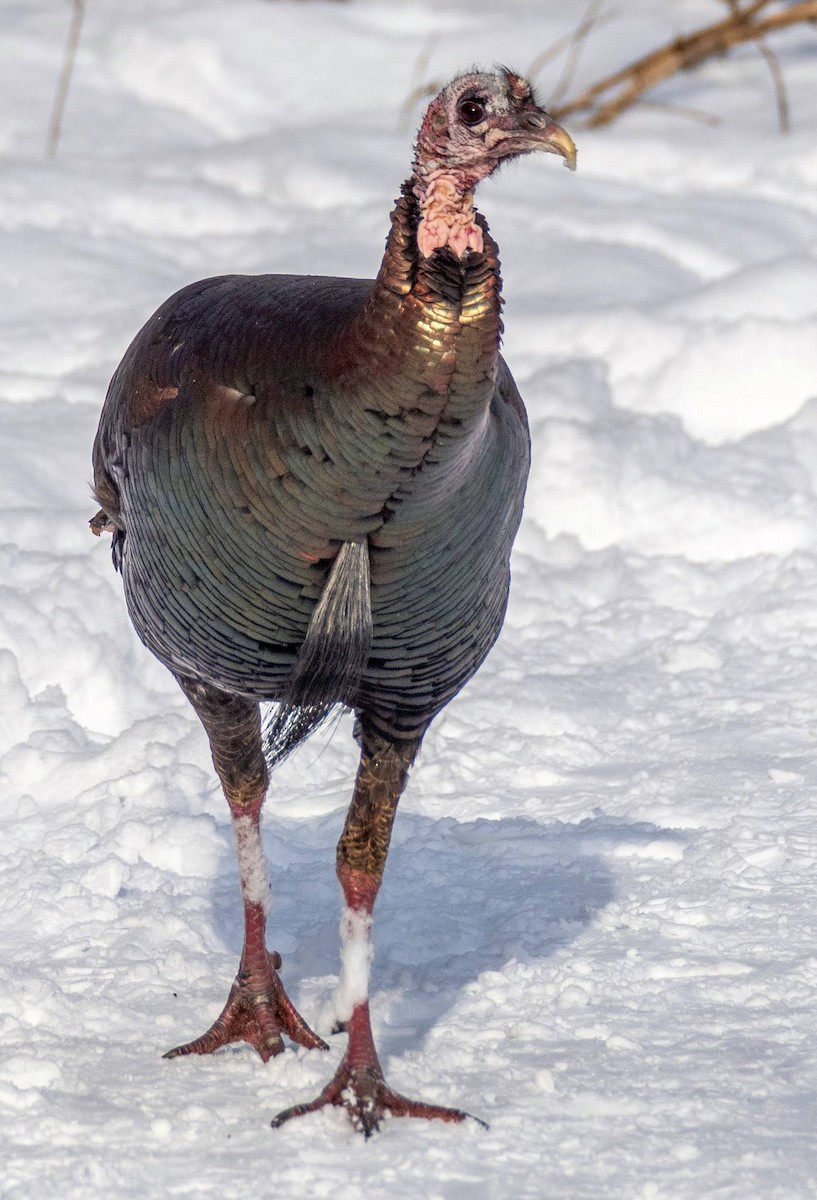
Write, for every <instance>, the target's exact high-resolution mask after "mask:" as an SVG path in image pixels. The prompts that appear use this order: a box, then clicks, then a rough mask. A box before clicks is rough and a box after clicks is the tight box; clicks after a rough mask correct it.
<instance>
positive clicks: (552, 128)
mask: <svg viewBox="0 0 817 1200" xmlns="http://www.w3.org/2000/svg"><path fill="white" fill-rule="evenodd" d="M525 124H526V129H525V130H524V132H523V133H522V134H521V135H520V138H519V140H520V141H521V142H522V143H523V144H524V148H525V150H526V151H530V150H544V151H545V152H546V153H548V154H561V156H562V158H563V159H564V160H565V166H566V167H568V168H569V169H570V170H571V171H575V170H576V147H575V146H574V144H573V138H572V137H571V136H570V134H569V133H566V132H565V130H564V129H562V127H561V125H557V124H556V122H555V121H551V119H550V117H549V116H548V115H547V113H546V112H537V113H530V114H528V116H527V118H526V121H525Z"/></svg>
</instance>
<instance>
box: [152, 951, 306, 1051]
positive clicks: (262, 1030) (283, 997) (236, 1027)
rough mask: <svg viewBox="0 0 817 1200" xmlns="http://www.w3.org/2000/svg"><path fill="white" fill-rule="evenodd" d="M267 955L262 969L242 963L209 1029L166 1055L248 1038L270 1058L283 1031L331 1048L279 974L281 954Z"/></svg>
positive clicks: (297, 1039) (281, 1046)
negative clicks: (297, 1004) (308, 1021)
mask: <svg viewBox="0 0 817 1200" xmlns="http://www.w3.org/2000/svg"><path fill="white" fill-rule="evenodd" d="M265 955H266V959H265V963H264V966H263V967H262V968H261V969H260V970H257V971H254V970H246V969H245V968H244V967H243V965H242V967H241V968H240V969H239V972H238V974H237V975H236V977H235V982H234V983H233V986H232V987H231V988H230V994H229V996H228V997H227V1003H226V1004H225V1005H224V1008H223V1009H222V1011H221V1013H220V1015H219V1016H218V1017H217V1018H216V1020H215V1021H214V1022H213V1024H212V1025H211V1026H210V1028H209V1029H208V1030H207V1032H206V1033H204V1034H202V1036H201V1037H199V1038H196V1039H195V1041H192V1042H186V1043H185V1044H184V1045H183V1046H176V1047H175V1048H174V1049H173V1050H168V1052H167V1054H165V1055H164V1056H163V1057H164V1058H180V1057H181V1056H182V1055H185V1054H212V1053H213V1051H214V1050H219V1049H220V1048H221V1047H222V1046H226V1045H228V1044H229V1043H230V1042H249V1044H250V1045H251V1046H254V1047H255V1049H256V1050H257V1051H258V1053H259V1054H260V1055H261V1058H262V1059H263V1061H264V1062H269V1060H270V1059H271V1058H273V1057H274V1056H275V1055H276V1054H280V1053H281V1052H282V1050H283V1049H284V1042H283V1039H282V1037H281V1034H282V1033H285V1034H286V1035H287V1037H288V1038H290V1039H291V1040H292V1041H293V1042H296V1043H297V1044H298V1045H299V1046H306V1047H307V1049H309V1050H327V1049H328V1046H327V1045H326V1042H325V1041H324V1040H323V1039H322V1038H319V1037H318V1035H317V1034H316V1033H313V1032H312V1030H311V1029H310V1028H309V1026H308V1025H307V1023H306V1021H304V1019H303V1017H302V1016H301V1015H300V1013H299V1012H298V1011H297V1010H296V1009H295V1007H294V1005H293V1004H292V1001H291V1000H290V999H289V996H287V994H286V992H285V991H284V985H283V984H282V983H281V980H280V978H279V975H278V968H279V967H280V965H281V956H280V954H278V953H276V952H275V951H273V952H272V953H269V951H265ZM264 968H265V969H264Z"/></svg>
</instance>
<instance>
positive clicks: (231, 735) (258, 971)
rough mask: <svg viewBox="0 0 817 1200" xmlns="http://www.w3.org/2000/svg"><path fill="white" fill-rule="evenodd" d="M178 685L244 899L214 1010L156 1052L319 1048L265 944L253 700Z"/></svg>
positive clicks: (257, 725)
mask: <svg viewBox="0 0 817 1200" xmlns="http://www.w3.org/2000/svg"><path fill="white" fill-rule="evenodd" d="M179 683H180V684H181V687H182V690H183V692H184V693H185V695H186V696H187V698H188V699H189V701H190V703H191V704H192V705H193V707H194V708H195V710H196V712H197V713H198V716H199V719H200V720H201V723H202V724H203V725H204V728H205V730H206V732H207V736H208V738H209V739H210V749H211V750H212V753H213V763H214V765H215V768H216V771H217V772H218V777H219V779H220V780H221V786H222V787H223V789H224V795H225V796H226V798H227V803H228V804H229V806H230V815H231V817H232V821H233V833H234V835H235V843H236V852H237V855H238V870H239V877H240V880H241V897H242V899H243V901H244V949H243V951H242V954H241V962H240V964H239V968H238V974H237V975H236V977H235V982H234V983H233V986H232V987H231V989H230V994H229V996H228V997H227V1003H226V1004H225V1006H224V1008H223V1009H222V1011H221V1013H220V1015H219V1016H218V1017H217V1018H216V1020H215V1021H214V1022H213V1024H212V1025H211V1026H210V1028H209V1029H208V1030H207V1032H206V1033H204V1034H202V1036H201V1037H199V1038H196V1039H195V1040H194V1041H192V1042H186V1043H185V1044H184V1045H183V1046H176V1047H175V1049H173V1050H169V1051H168V1052H167V1054H166V1055H165V1056H164V1057H165V1058H178V1057H180V1056H181V1055H185V1054H212V1052H213V1051H214V1050H218V1049H219V1048H220V1047H221V1046H226V1045H227V1044H228V1043H229V1042H249V1044H250V1045H251V1046H254V1047H255V1049H256V1050H257V1051H258V1053H259V1054H260V1056H261V1058H262V1059H263V1060H264V1062H267V1061H268V1060H269V1059H270V1058H272V1057H273V1056H274V1055H276V1054H280V1053H281V1051H282V1050H283V1049H284V1043H283V1040H282V1037H281V1034H282V1033H285V1034H286V1035H287V1037H289V1038H291V1039H292V1041H293V1042H297V1043H298V1044H299V1045H301V1046H307V1047H309V1048H310V1049H317V1048H320V1049H322V1050H325V1049H326V1048H327V1046H326V1043H325V1042H324V1041H323V1040H322V1039H321V1038H319V1037H318V1036H317V1034H315V1033H313V1032H312V1030H311V1029H310V1028H309V1026H308V1025H307V1024H306V1022H305V1021H304V1020H303V1018H302V1017H301V1016H300V1015H299V1014H298V1012H297V1011H296V1009H295V1008H294V1007H293V1005H292V1003H291V1001H290V999H289V997H288V996H287V994H286V992H285V991H284V988H283V984H282V983H281V980H280V978H279V976H278V968H279V967H280V965H281V956H280V955H279V954H278V953H276V952H275V951H273V952H270V951H268V950H267V947H266V938H265V933H266V923H267V910H268V907H269V885H268V883H267V870H266V863H265V861H264V848H263V843H262V841H261V830H260V824H259V822H260V816H261V806H262V805H263V803H264V796H265V794H266V789H267V781H268V774H267V767H266V763H265V762H264V755H263V751H262V746H261V718H260V711H259V707H258V704H256V703H255V702H254V701H251V700H247V699H244V698H243V697H240V696H231V695H229V694H228V693H226V692H222V691H220V690H219V689H217V688H214V687H212V686H211V685H209V684H204V683H200V682H199V681H197V680H193V679H184V678H180V679H179Z"/></svg>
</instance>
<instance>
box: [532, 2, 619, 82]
mask: <svg viewBox="0 0 817 1200" xmlns="http://www.w3.org/2000/svg"><path fill="white" fill-rule="evenodd" d="M617 15H618V14H617V12H616V11H615V10H614V9H612V10H610V11H609V12H606V13H603V14H599V15H598V16H597V17H595V18H594V20H593V23H592V25H590V26H588V24H587V19H586V18H585V20H584V21H582V22H581V23H580V24H579V25H578V26H577V27H576V29H574V30H573V32H572V33H566V34H564V35H563V36H562V37H560V38H557V39H556V41H555V42H554V43H553V45H552V46H548V47H547V49H546V50H543V51H542V52H541V54H537V56H536V58H535V59H534V60H533V62H532V63H531V64H530V66H529V67H528V69H527V71H526V73H525V75H526V78H527V79H530V80H531V82H533V81H534V80H535V79H536V76H537V75H538V74H539V72H540V71H541V70H543V69H544V68H545V67H546V66H547V65H548V63H550V62H553V60H554V59H555V58H558V57H559V55H560V54H561V53H562V51H563V50H564V49H565V47H566V46H571V45H573V43H574V42H575V41H576V40H577V39H579V38H581V39H582V40H584V39H585V38H586V37H587V35H588V34H589V33H590V30H591V28H594V29H598V28H600V26H602V25H606V24H607V23H608V22H609V21H612V20H613V19H614V18H615V17H616V16H617Z"/></svg>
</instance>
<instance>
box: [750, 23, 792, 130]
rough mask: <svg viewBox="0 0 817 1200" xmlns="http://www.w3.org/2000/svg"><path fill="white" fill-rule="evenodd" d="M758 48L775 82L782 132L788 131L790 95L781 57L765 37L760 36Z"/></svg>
mask: <svg viewBox="0 0 817 1200" xmlns="http://www.w3.org/2000/svg"><path fill="white" fill-rule="evenodd" d="M757 48H758V50H759V51H760V53H761V54H762V55H763V57H764V58H765V60H766V65H767V66H768V68H769V71H770V73H771V76H772V83H773V84H774V94H775V99H776V100H777V124H778V128H779V129H780V132H781V133H788V132H789V130H790V129H791V121H790V119H789V113H790V110H789V95H788V92H787V91H786V81H785V80H784V78H783V72H782V71H781V69H780V59H779V58H778V57H777V55H776V54H775V52H774V50H772V48H771V46H770V45H769V44H768V42H767V41H766V40H765V38H758V40H757Z"/></svg>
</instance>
